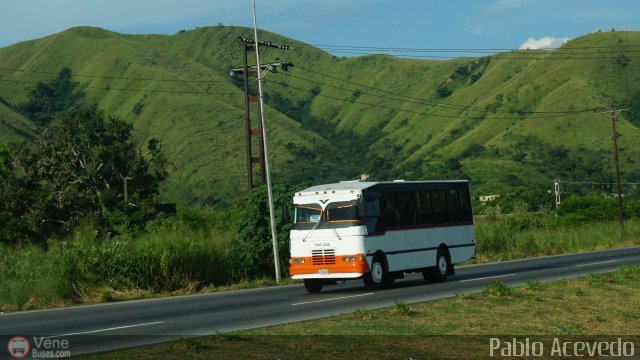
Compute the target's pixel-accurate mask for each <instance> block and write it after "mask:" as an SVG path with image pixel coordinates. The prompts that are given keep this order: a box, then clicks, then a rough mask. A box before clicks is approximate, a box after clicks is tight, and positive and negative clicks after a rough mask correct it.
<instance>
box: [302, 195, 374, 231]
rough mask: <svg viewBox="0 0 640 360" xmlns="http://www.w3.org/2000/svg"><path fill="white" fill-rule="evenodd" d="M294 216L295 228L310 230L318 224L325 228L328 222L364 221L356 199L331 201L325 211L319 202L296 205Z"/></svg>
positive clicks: (351, 223) (351, 222)
mask: <svg viewBox="0 0 640 360" xmlns="http://www.w3.org/2000/svg"><path fill="white" fill-rule="evenodd" d="M294 218H295V223H294V227H293V228H294V229H297V230H309V229H311V228H313V227H317V226H319V228H324V227H325V226H327V225H326V223H331V224H338V223H350V224H344V225H342V226H353V223H359V222H362V219H361V217H360V215H359V213H358V205H357V203H356V202H355V201H348V202H347V201H345V202H336V203H331V204H329V205H328V206H327V208H326V210H324V211H323V210H322V208H321V207H320V205H319V204H301V205H295V217H294ZM318 223H320V224H318Z"/></svg>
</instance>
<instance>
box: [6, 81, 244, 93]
mask: <svg viewBox="0 0 640 360" xmlns="http://www.w3.org/2000/svg"><path fill="white" fill-rule="evenodd" d="M0 81H2V82H11V83H18V84H28V85H37V84H38V83H37V82H32V81H24V80H13V79H0ZM81 86H82V87H83V88H85V89H96V90H116V91H139V92H153V93H169V94H201V95H242V93H239V92H209V91H179V90H162V89H130V88H114V87H100V86H88V85H81Z"/></svg>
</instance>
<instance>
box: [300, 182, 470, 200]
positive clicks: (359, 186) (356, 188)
mask: <svg viewBox="0 0 640 360" xmlns="http://www.w3.org/2000/svg"><path fill="white" fill-rule="evenodd" d="M468 182H469V181H468V180H430V181H404V180H395V181H378V182H368V181H358V180H353V181H341V182H339V183H333V184H324V185H316V186H312V187H310V188H306V189H304V190H300V191H296V193H295V195H296V196H301V195H315V194H319V193H327V192H362V190H365V189H367V188H370V187H372V186H374V185H382V184H393V185H400V184H411V185H417V184H443V183H444V184H452V183H468Z"/></svg>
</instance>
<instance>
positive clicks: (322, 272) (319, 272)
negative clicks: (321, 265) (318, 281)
mask: <svg viewBox="0 0 640 360" xmlns="http://www.w3.org/2000/svg"><path fill="white" fill-rule="evenodd" d="M318 274H320V275H329V269H320V270H318Z"/></svg>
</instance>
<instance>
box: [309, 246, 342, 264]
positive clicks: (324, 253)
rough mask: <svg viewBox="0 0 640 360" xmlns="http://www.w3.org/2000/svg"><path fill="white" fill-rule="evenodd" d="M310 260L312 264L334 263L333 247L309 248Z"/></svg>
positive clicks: (334, 253)
mask: <svg viewBox="0 0 640 360" xmlns="http://www.w3.org/2000/svg"><path fill="white" fill-rule="evenodd" d="M311 262H312V264H313V265H333V264H335V263H336V252H335V250H334V249H320V250H311Z"/></svg>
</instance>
